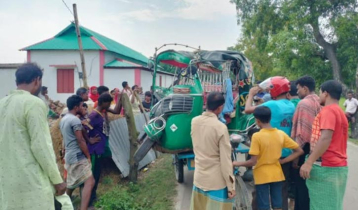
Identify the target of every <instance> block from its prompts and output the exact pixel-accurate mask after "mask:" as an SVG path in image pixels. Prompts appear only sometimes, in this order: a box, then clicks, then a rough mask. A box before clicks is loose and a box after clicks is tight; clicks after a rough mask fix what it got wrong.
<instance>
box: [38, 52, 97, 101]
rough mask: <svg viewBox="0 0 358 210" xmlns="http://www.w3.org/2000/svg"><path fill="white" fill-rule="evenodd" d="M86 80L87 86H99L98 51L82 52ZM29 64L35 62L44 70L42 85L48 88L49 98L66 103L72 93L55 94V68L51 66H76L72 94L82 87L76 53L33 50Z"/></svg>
mask: <svg viewBox="0 0 358 210" xmlns="http://www.w3.org/2000/svg"><path fill="white" fill-rule="evenodd" d="M84 57H85V63H86V70H87V78H88V85H89V86H93V85H95V86H98V85H99V51H85V52H84ZM31 62H36V63H37V64H38V65H39V66H40V67H41V68H43V69H44V76H43V79H42V84H43V85H44V86H47V87H48V92H49V96H50V98H52V99H53V100H60V101H61V102H66V100H67V98H68V97H69V96H71V95H73V94H74V93H57V68H56V67H52V66H51V65H76V66H77V67H76V68H75V71H74V72H75V75H74V83H75V84H74V87H75V88H74V92H76V90H77V89H78V88H79V87H81V86H82V85H83V83H82V80H80V79H79V76H78V72H79V71H82V70H81V60H80V55H79V53H78V51H70V50H61V51H60V50H56V51H54V50H52V51H51V50H41V51H40V50H39V51H36V50H33V51H31Z"/></svg>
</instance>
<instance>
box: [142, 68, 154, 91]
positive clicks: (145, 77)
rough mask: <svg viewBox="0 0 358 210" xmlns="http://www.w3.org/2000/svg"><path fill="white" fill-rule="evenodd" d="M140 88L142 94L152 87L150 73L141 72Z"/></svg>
mask: <svg viewBox="0 0 358 210" xmlns="http://www.w3.org/2000/svg"><path fill="white" fill-rule="evenodd" d="M140 76H141V79H140V80H141V86H142V88H143V92H146V91H149V90H150V86H152V72H149V71H145V70H142V71H141V75H140Z"/></svg>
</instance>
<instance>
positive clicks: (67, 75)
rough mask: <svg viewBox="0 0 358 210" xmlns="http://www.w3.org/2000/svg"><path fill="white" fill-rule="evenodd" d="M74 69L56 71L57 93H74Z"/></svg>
mask: <svg viewBox="0 0 358 210" xmlns="http://www.w3.org/2000/svg"><path fill="white" fill-rule="evenodd" d="M74 75H75V72H74V69H57V93H74V92H75V80H74Z"/></svg>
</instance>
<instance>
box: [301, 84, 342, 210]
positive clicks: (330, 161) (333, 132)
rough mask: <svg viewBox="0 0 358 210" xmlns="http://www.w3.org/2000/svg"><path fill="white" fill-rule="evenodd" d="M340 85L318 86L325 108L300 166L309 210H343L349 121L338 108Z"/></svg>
mask: <svg viewBox="0 0 358 210" xmlns="http://www.w3.org/2000/svg"><path fill="white" fill-rule="evenodd" d="M341 94H342V86H341V84H340V83H338V82H337V81H335V80H329V81H326V82H324V83H323V84H322V85H321V89H320V96H319V97H320V103H321V105H324V107H323V108H322V110H321V112H320V113H319V114H318V115H317V117H316V118H315V120H314V122H313V125H312V136H311V142H310V143H311V152H310V155H309V157H308V159H307V160H306V162H305V163H304V164H303V165H302V166H301V170H300V175H301V177H302V178H304V179H307V181H306V184H307V188H308V192H309V196H310V209H311V210H312V209H314V210H342V209H343V197H344V192H345V190H346V184H347V175H348V167H347V139H348V121H347V118H346V116H345V114H344V112H343V110H342V109H341V108H340V107H339V104H338V102H339V99H340V97H341Z"/></svg>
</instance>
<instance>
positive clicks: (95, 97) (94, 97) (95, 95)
mask: <svg viewBox="0 0 358 210" xmlns="http://www.w3.org/2000/svg"><path fill="white" fill-rule="evenodd" d="M88 97H89V98H90V99H91V100H92V101H93V102H94V103H96V102H97V101H98V98H99V95H98V92H97V87H96V86H92V87H91V88H90V91H89V94H88Z"/></svg>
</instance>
